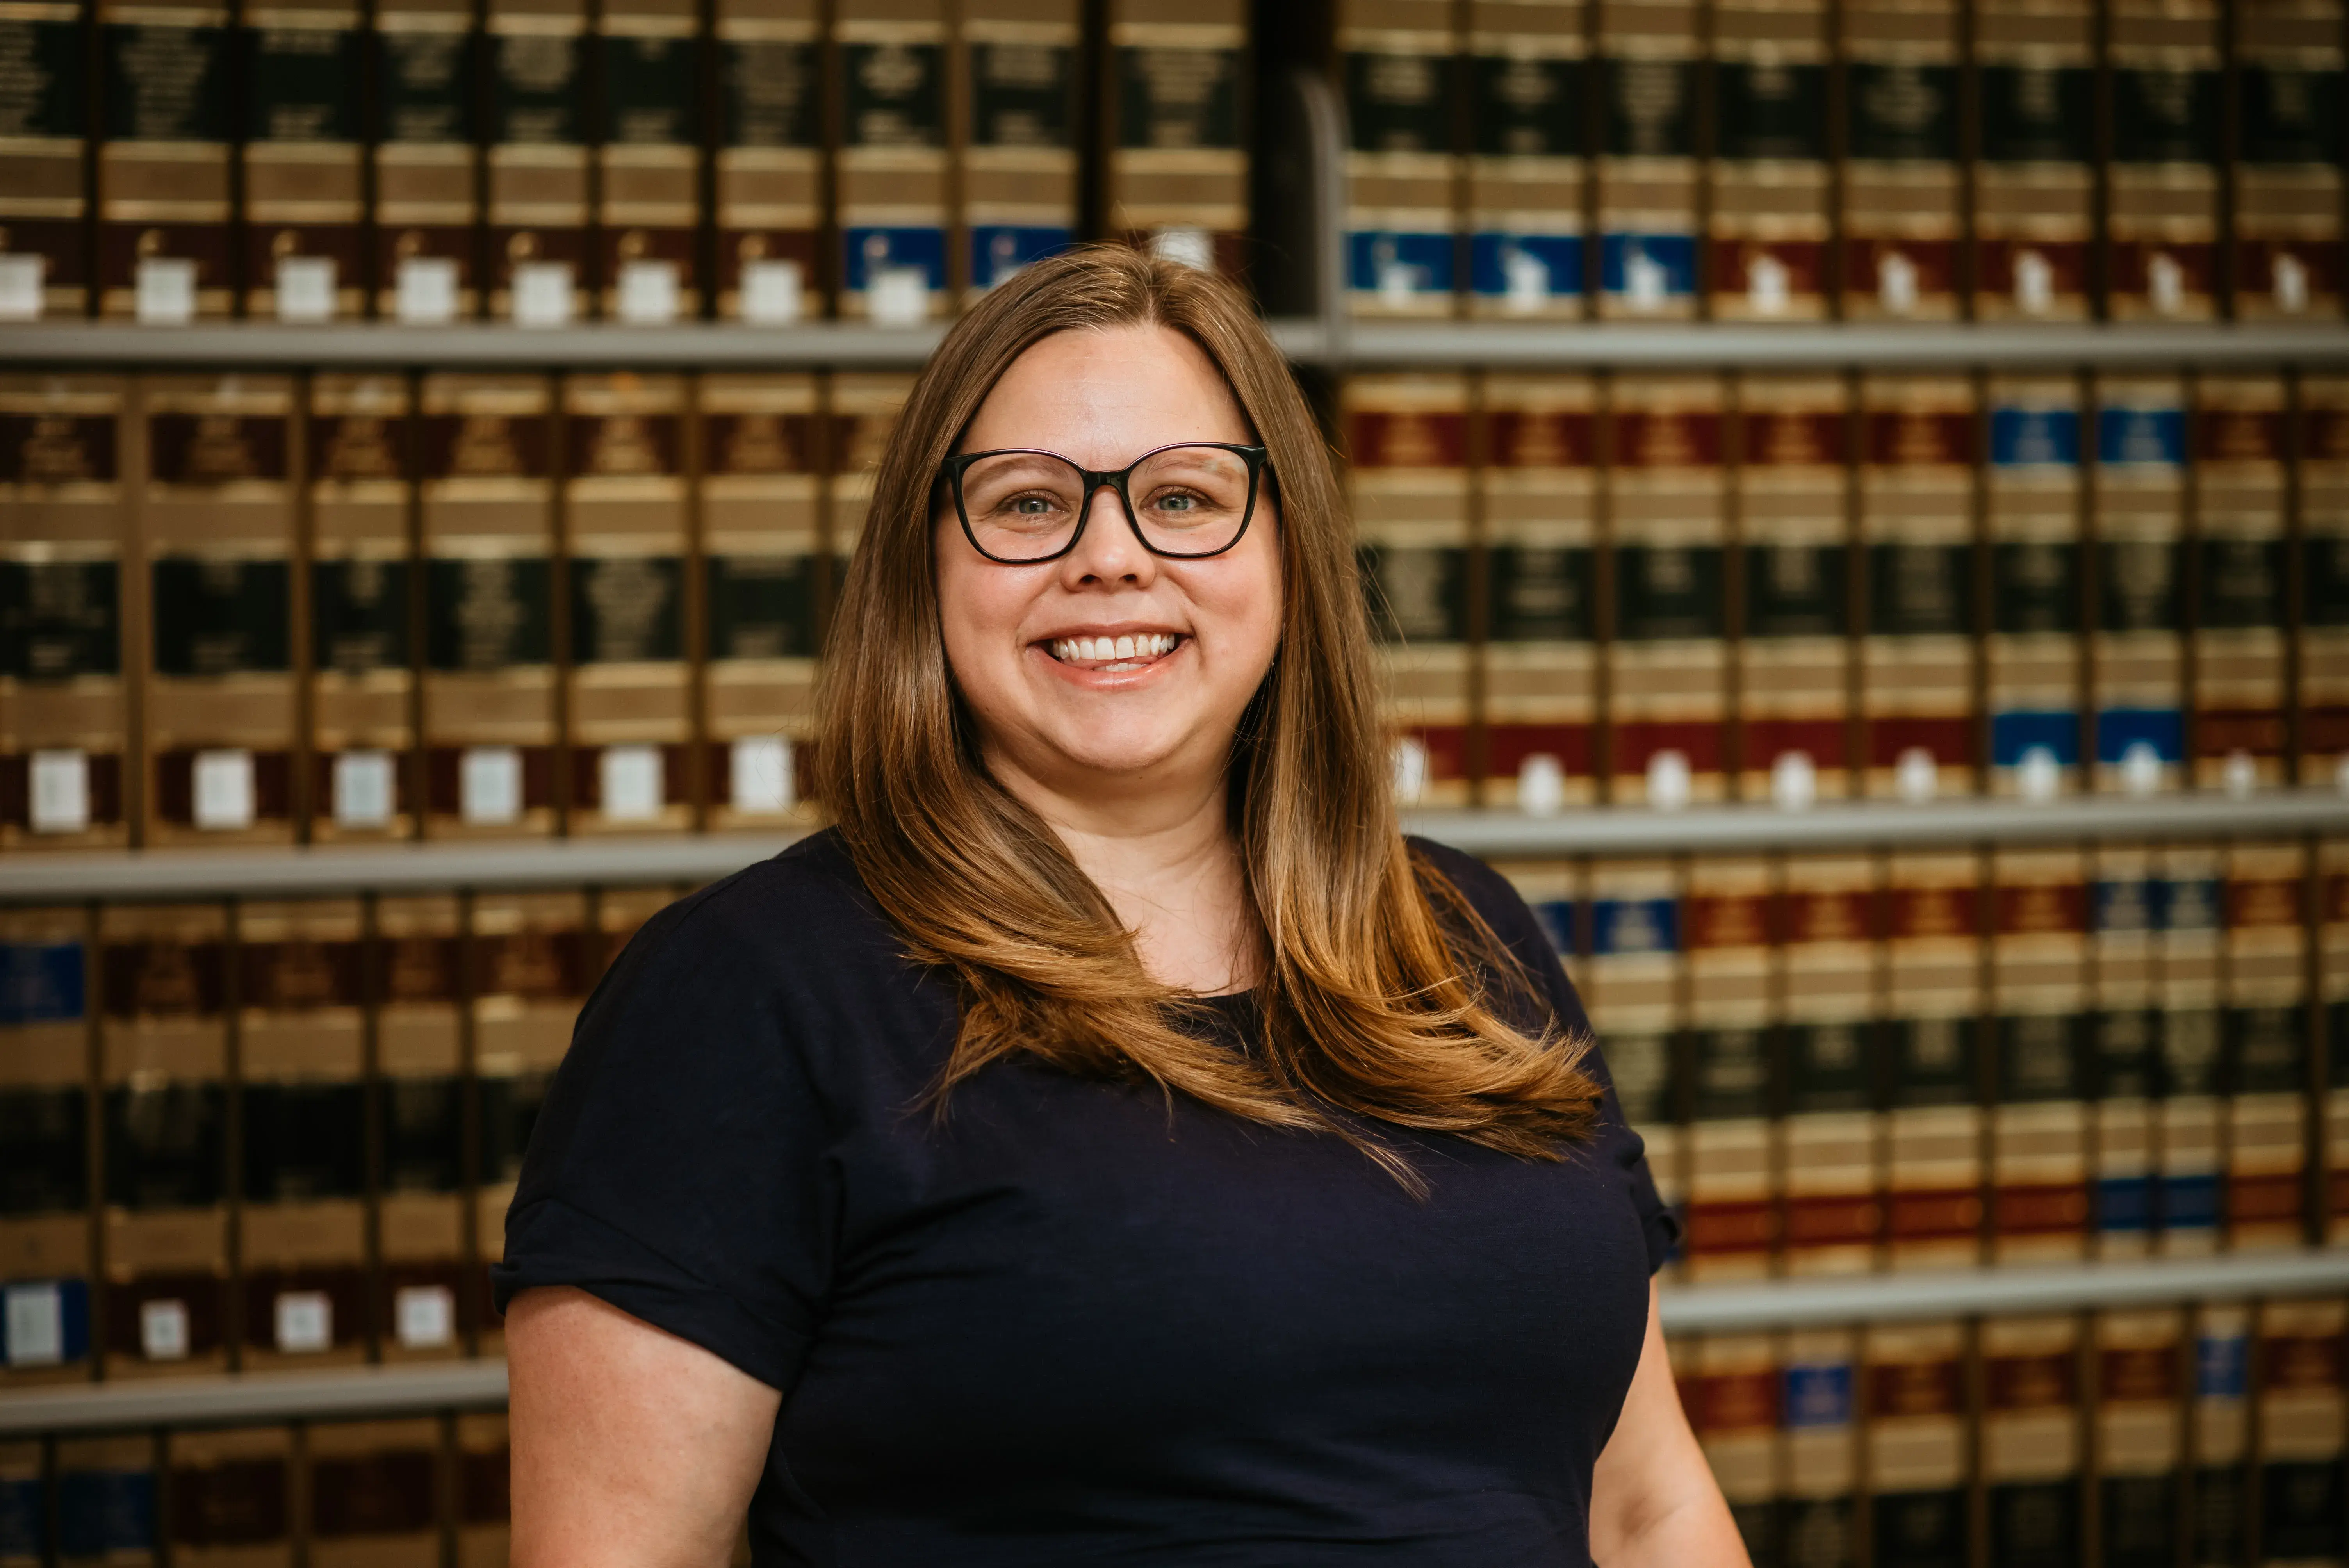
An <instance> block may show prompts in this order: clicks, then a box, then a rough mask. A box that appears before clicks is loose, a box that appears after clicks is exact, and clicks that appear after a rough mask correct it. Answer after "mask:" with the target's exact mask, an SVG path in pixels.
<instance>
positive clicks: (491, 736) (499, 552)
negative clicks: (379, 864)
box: [417, 376, 556, 837]
mask: <svg viewBox="0 0 2349 1568" xmlns="http://www.w3.org/2000/svg"><path fill="white" fill-rule="evenodd" d="M419 397H420V407H419V413H420V416H421V418H420V419H419V427H420V428H419V440H418V443H417V445H418V449H419V451H418V456H419V464H418V476H417V482H418V484H419V488H420V490H421V491H422V494H421V495H420V497H419V503H420V510H421V511H422V526H423V541H422V552H423V557H424V559H423V562H422V568H423V572H424V593H425V615H424V660H423V709H424V738H423V745H424V779H425V783H424V810H425V813H426V815H425V822H424V829H425V832H426V833H427V834H428V835H429V836H434V837H441V836H447V835H450V834H463V833H495V834H512V833H516V832H522V833H545V832H549V831H552V830H553V829H554V821H555V805H556V795H555V767H556V755H555V738H556V732H555V708H554V701H555V681H554V459H555V456H556V454H555V450H554V430H553V428H551V427H552V425H553V422H554V421H553V414H554V408H553V402H552V397H553V395H552V392H551V390H550V388H549V387H548V385H547V383H546V382H545V381H544V380H543V379H540V378H537V377H523V376H503V377H473V376H430V377H426V378H425V380H424V382H423V386H422V390H421V392H420V394H419Z"/></svg>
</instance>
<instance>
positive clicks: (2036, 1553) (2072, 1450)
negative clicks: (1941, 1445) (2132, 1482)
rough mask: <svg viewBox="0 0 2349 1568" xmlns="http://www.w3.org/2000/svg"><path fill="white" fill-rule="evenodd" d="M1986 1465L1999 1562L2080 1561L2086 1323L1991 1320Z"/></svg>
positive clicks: (1985, 1345) (1985, 1341)
mask: <svg viewBox="0 0 2349 1568" xmlns="http://www.w3.org/2000/svg"><path fill="white" fill-rule="evenodd" d="M1981 1335H1982V1386H1983V1399H1982V1438H1981V1441H1982V1480H1983V1481H1984V1483H1985V1490H1986V1491H1987V1493H1988V1499H1987V1501H1988V1503H1989V1509H1988V1512H1989V1547H1990V1553H1991V1557H1992V1561H1993V1562H2001V1563H2051V1564H2053V1563H2076V1562H2078V1561H2079V1560H2080V1545H2079V1542H2080V1465H2081V1458H2082V1449H2083V1446H2084V1443H2083V1439H2084V1438H2085V1433H2084V1432H2083V1431H2082V1427H2083V1425H2084V1424H2085V1423H2084V1422H2083V1420H2082V1417H2081V1411H2080V1401H2079V1394H2080V1366H2079V1359H2080V1343H2079V1340H2080V1325H2079V1320H2078V1319H2077V1318H2076V1317H2070V1316H2065V1317H2053V1316H2050V1317H2032V1316H2015V1317H1992V1318H1988V1319H1986V1320H1984V1322H1983V1323H1982V1329H1981Z"/></svg>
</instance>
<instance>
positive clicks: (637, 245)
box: [591, 0, 703, 323]
mask: <svg viewBox="0 0 2349 1568" xmlns="http://www.w3.org/2000/svg"><path fill="white" fill-rule="evenodd" d="M699 30H700V29H699V12H698V9H697V8H696V7H695V5H693V4H692V0H610V3H608V4H605V5H602V6H600V7H599V8H598V9H597V11H596V14H595V33H594V35H593V36H594V47H595V57H596V66H597V69H598V74H597V79H596V90H597V94H598V97H597V103H596V109H597V119H598V120H599V121H600V124H598V125H597V126H595V128H594V129H593V131H592V133H591V135H592V139H593V140H594V141H595V144H596V145H595V246H596V251H595V285H596V287H597V289H598V290H599V291H600V296H599V301H598V305H597V313H598V314H599V315H602V316H603V317H604V318H605V320H607V321H627V322H640V323H659V322H664V321H673V320H690V319H693V318H695V317H698V316H699V315H700V314H701V294H702V288H703V283H702V280H701V278H700V276H699V269H698V264H697V258H698V252H699V249H700V222H701V197H700V192H701V140H702V134H701V124H700V104H699V93H698V90H697V89H698V86H699V69H700V67H699V59H698V56H699V50H698V47H697V43H698V33H699Z"/></svg>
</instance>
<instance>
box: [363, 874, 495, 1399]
mask: <svg viewBox="0 0 2349 1568" xmlns="http://www.w3.org/2000/svg"><path fill="white" fill-rule="evenodd" d="M462 930H463V925H462V920H461V916H460V912H459V909H458V903H457V900H456V898H455V897H454V896H452V895H434V896H429V897H419V898H387V899H383V900H381V901H379V902H378V903H377V904H376V906H375V913H374V931H373V936H372V941H371V943H370V944H369V963H370V965H372V971H371V974H370V976H369V980H368V985H367V992H368V995H369V997H370V999H371V1000H372V1002H373V1004H374V1025H375V1035H374V1042H373V1043H374V1063H373V1067H374V1072H373V1075H372V1084H371V1088H372V1090H373V1094H374V1101H373V1109H372V1117H373V1120H374V1123H375V1130H374V1133H373V1137H374V1140H375V1145H376V1147H377V1148H378V1149H379V1150H381V1151H382V1152H381V1156H380V1163H379V1165H378V1170H377V1173H376V1179H375V1183H374V1185H375V1191H376V1200H375V1216H374V1219H375V1234H376V1259H377V1269H376V1276H375V1284H374V1299H373V1303H372V1317H373V1320H374V1322H375V1324H376V1326H377V1332H378V1353H379V1354H380V1355H381V1357H382V1358H383V1359H384V1360H386V1361H409V1360H437V1359H440V1358H442V1357H450V1356H454V1355H456V1354H457V1353H458V1352H459V1351H460V1349H461V1348H462V1346H463V1345H464V1344H465V1342H466V1340H467V1339H468V1338H469V1337H470V1336H471V1333H472V1329H473V1315H472V1313H471V1305H472V1303H471V1291H470V1288H469V1283H468V1279H467V1273H468V1271H467V1265H466V1255H467V1247H466V1238H465V1225H466V1214H465V1208H466V1203H465V1173H466V1163H467V1162H466V1150H465V1143H464V1138H465V1098H466V1091H465V1080H464V1074H465V1039H464V1033H465V1030H464V1025H463V1022H462V1019H461V1016H460V1010H461V1007H462V993H461V988H460V962H461V956H460V955H461V952H462V945H463V944H462V936H461V933H462Z"/></svg>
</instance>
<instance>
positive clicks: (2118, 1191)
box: [2096, 1176, 2153, 1233]
mask: <svg viewBox="0 0 2349 1568" xmlns="http://www.w3.org/2000/svg"><path fill="white" fill-rule="evenodd" d="M2096 1228H2097V1229H2098V1230H2100V1231H2117V1232H2127V1233H2144V1232H2146V1231H2148V1230H2151V1229H2152V1228H2153V1178H2151V1177H2149V1176H2107V1177H2105V1178H2104V1179H2103V1180H2101V1181H2098V1182H2097V1183H2096Z"/></svg>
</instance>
